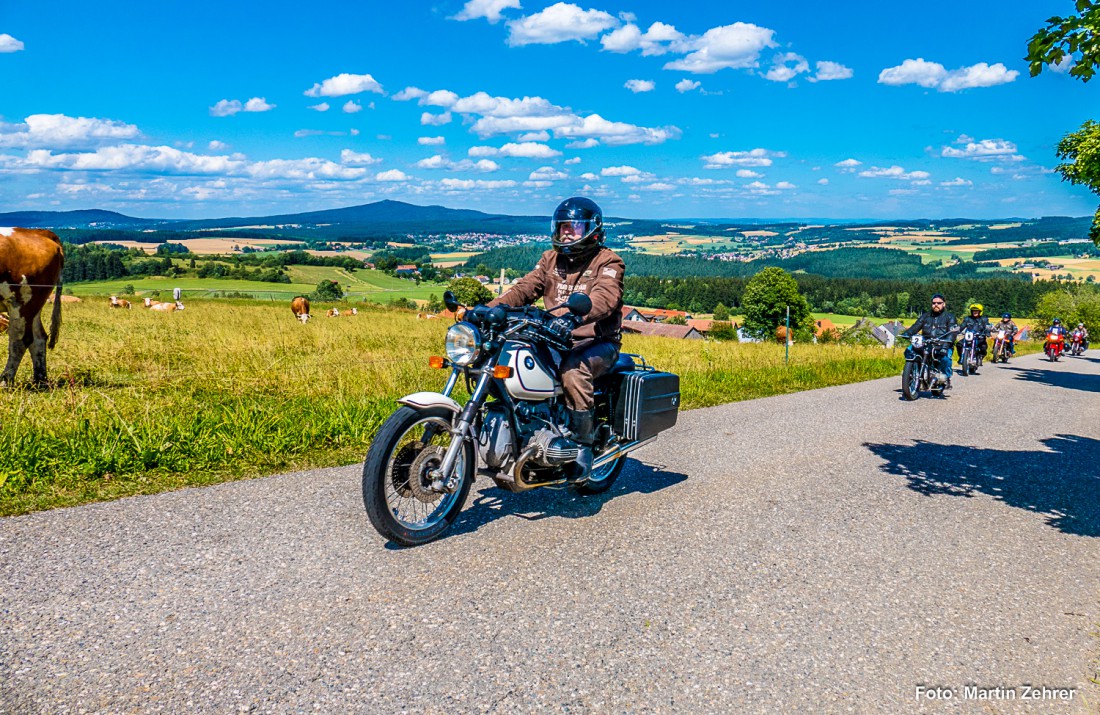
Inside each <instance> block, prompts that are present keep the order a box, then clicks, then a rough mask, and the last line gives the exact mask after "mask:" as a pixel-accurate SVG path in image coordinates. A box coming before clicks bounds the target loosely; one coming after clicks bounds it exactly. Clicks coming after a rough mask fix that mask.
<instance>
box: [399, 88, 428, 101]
mask: <svg viewBox="0 0 1100 715" xmlns="http://www.w3.org/2000/svg"><path fill="white" fill-rule="evenodd" d="M427 96H428V93H427V92H425V91H424V90H422V89H420V88H419V87H406V88H405V89H403V90H401V91H400V92H398V93H397V94H395V95H393V98H394V99H395V100H397V101H398V102H407V101H409V100H410V99H422V98H424V97H427Z"/></svg>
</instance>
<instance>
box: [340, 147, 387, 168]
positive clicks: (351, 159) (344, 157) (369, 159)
mask: <svg viewBox="0 0 1100 715" xmlns="http://www.w3.org/2000/svg"><path fill="white" fill-rule="evenodd" d="M380 161H382V160H381V159H378V158H375V157H373V156H371V155H370V154H368V153H365V152H364V153H362V154H360V153H358V152H354V151H352V150H351V149H344V150H343V151H341V152H340V163H341V164H345V165H347V166H369V165H371V164H377V163H378V162H380Z"/></svg>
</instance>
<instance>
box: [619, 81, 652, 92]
mask: <svg viewBox="0 0 1100 715" xmlns="http://www.w3.org/2000/svg"><path fill="white" fill-rule="evenodd" d="M623 86H624V87H626V88H627V89H629V90H630V91H631V92H633V93H634V94H638V93H640V92H652V91H653V90H654V88H656V86H657V85H656V83H654V82H653V80H649V79H628V80H627V81H626V84H624V85H623Z"/></svg>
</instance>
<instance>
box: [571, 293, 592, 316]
mask: <svg viewBox="0 0 1100 715" xmlns="http://www.w3.org/2000/svg"><path fill="white" fill-rule="evenodd" d="M565 307H566V308H568V309H569V312H570V313H572V314H573V315H575V316H577V317H579V318H583V317H584V316H586V315H588V314H589V313H591V312H592V299H591V298H589V297H588V296H587V295H585V294H584V293H574V294H572V295H571V296H569V300H567V301H566V302H565Z"/></svg>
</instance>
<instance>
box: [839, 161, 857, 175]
mask: <svg viewBox="0 0 1100 715" xmlns="http://www.w3.org/2000/svg"><path fill="white" fill-rule="evenodd" d="M833 166H835V167H837V168H838V169H840V171H841V173H843V174H851V173H852V172H854V171H855V170H856V167H857V166H863V162H862V161H860V160H858V159H845V160H844V161H838V162H837V163H835V164H833Z"/></svg>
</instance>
